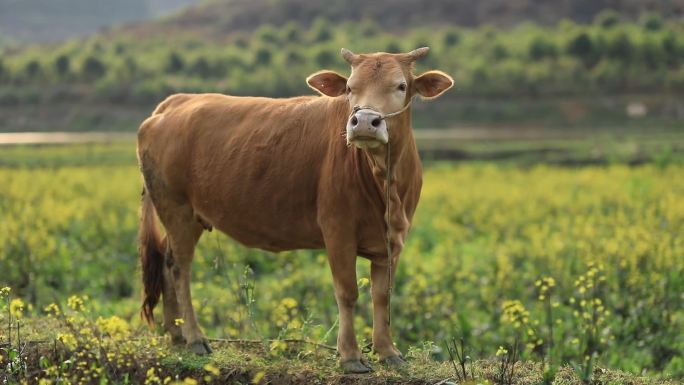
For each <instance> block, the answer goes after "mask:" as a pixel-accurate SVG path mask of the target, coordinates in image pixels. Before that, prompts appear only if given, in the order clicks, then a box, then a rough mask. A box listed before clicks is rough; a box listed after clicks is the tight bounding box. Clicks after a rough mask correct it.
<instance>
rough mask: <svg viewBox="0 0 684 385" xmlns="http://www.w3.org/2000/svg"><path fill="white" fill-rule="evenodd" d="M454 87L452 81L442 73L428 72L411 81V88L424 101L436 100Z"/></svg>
mask: <svg viewBox="0 0 684 385" xmlns="http://www.w3.org/2000/svg"><path fill="white" fill-rule="evenodd" d="M453 85H454V79H452V78H451V76H449V75H447V74H445V73H444V72H442V71H428V72H425V73H423V74H422V75H420V76H418V77H417V78H415V79H413V87H414V88H415V90H416V92H417V93H418V94H420V96H422V97H424V98H426V99H432V98H436V97H438V96H439V95H441V94H443V93H444V91H446V90H448V89H449V88H451V87H452V86H453Z"/></svg>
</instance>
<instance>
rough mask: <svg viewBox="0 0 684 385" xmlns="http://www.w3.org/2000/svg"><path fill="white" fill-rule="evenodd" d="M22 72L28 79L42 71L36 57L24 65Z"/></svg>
mask: <svg viewBox="0 0 684 385" xmlns="http://www.w3.org/2000/svg"><path fill="white" fill-rule="evenodd" d="M24 72H25V73H26V76H27V77H28V78H29V79H34V78H35V77H37V76H38V75H39V74H40V73H41V72H42V69H41V66H40V62H38V60H36V59H33V60H31V61H29V62H28V63H26V66H25V67H24Z"/></svg>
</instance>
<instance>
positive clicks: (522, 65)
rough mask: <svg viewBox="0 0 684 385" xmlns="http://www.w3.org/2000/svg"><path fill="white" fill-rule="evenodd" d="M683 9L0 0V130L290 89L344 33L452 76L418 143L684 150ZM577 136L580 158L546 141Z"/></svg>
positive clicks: (448, 147) (623, 151) (649, 5)
mask: <svg viewBox="0 0 684 385" xmlns="http://www.w3.org/2000/svg"><path fill="white" fill-rule="evenodd" d="M683 13H684V1H682V0H673V1H658V0H650V1H635V0H610V1H608V0H598V1H593V0H580V1H569V0H557V1H549V0H544V1H540V0H536V1H535V0H515V1H504V0H484V1H477V2H471V1H451V0H449V1H441V0H437V1H430V2H427V3H424V2H422V1H419V0H399V1H377V2H372V3H367V2H363V1H357V0H353V1H346V2H337V1H316V2H310V1H305V0H253V1H243V0H231V1H191V0H175V1H156V0H149V1H138V0H126V1H119V2H111V1H105V0H95V1H83V0H59V1H55V0H49V1H48V0H23V1H17V0H0V52H1V53H2V55H1V57H0V85H1V87H0V131H5V132H21V131H40V132H50V131H74V132H83V131H108V132H134V131H135V130H136V129H137V126H138V124H139V122H140V121H141V120H142V119H143V118H144V117H145V116H146V115H147V114H149V111H150V110H151V109H152V108H153V107H154V106H155V104H156V103H157V102H159V101H160V100H162V99H163V98H164V97H165V96H167V95H169V94H171V93H174V92H221V93H229V94H234V95H263V96H274V97H283V96H292V95H299V94H303V93H310V92H311V91H310V90H309V89H308V88H307V87H306V84H305V82H304V79H305V78H306V76H307V75H308V74H310V73H312V72H314V71H316V70H318V69H322V68H331V69H335V70H338V71H341V72H344V73H347V72H348V68H347V65H346V63H345V62H344V61H343V60H341V59H340V57H339V49H340V47H347V48H350V49H351V50H353V51H355V52H371V51H386V52H403V51H408V50H411V49H414V48H416V47H420V46H430V47H431V49H432V50H431V52H430V56H429V57H428V58H427V59H426V60H423V61H421V62H420V63H419V65H418V70H419V71H420V70H425V69H432V68H438V69H441V70H444V71H446V72H447V73H449V74H451V75H452V76H453V77H454V79H455V81H456V86H455V89H454V90H453V91H451V92H449V93H448V94H447V95H445V96H444V97H442V98H440V99H439V100H436V101H434V102H431V103H417V105H416V110H417V111H418V113H416V114H414V115H415V127H416V128H417V129H419V130H423V129H424V131H417V137H418V139H419V141H420V142H421V144H422V145H421V148H422V150H423V152H424V155H425V156H429V157H438V158H444V157H447V158H500V157H517V156H528V155H529V154H530V153H532V154H534V156H535V157H542V158H544V159H548V160H550V161H557V162H563V161H566V162H575V163H576V162H605V161H606V160H607V159H609V158H611V157H615V156H617V157H623V158H626V159H628V160H629V161H632V162H641V161H644V160H645V158H648V157H649V156H650V155H651V154H653V151H660V150H663V151H673V152H679V151H681V150H682V142H681V139H680V138H678V137H677V138H675V137H673V136H672V135H671V134H672V133H673V132H678V130H679V129H681V128H682V123H681V122H682V119H683V118H684V99H682V98H681V97H680V96H681V94H682V92H683V91H684V69H683V68H682V63H683V62H684V36H683V35H682V30H683V28H682V24H681V21H682V15H683ZM454 129H456V130H454ZM605 135H608V136H610V137H611V138H610V140H609V141H606V140H605V139H606V138H605V137H604V138H599V136H605ZM624 135H628V136H629V137H628V138H625V137H624ZM589 138H591V139H592V143H590V144H591V145H590V146H589V143H584V144H586V146H584V150H586V151H585V152H584V154H581V156H580V154H578V153H577V149H576V148H575V149H574V151H573V149H569V148H567V147H568V145H567V143H566V144H565V145H563V144H562V143H558V141H557V139H566V140H569V139H571V142H572V143H573V144H578V143H579V142H582V141H584V142H586V140H587V139H589ZM522 139H525V140H527V141H528V142H529V140H530V139H537V141H535V142H534V143H529V146H528V147H529V148H526V149H525V150H526V151H524V152H525V154H523V153H522V152H521V148H520V143H518V144H516V145H515V146H512V145H511V144H510V143H509V144H504V143H499V144H500V145H499V146H498V147H497V148H493V149H491V151H489V150H485V149H483V148H480V147H478V146H473V145H471V143H472V142H473V141H487V142H488V141H490V140H496V141H498V142H501V141H502V140H505V141H506V142H510V140H518V141H520V140H522ZM6 140H9V139H6ZM540 140H541V142H540ZM614 140H615V141H617V142H614ZM525 146H526V145H525ZM525 146H523V147H525ZM654 147H655V150H654Z"/></svg>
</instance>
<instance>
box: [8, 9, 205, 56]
mask: <svg viewBox="0 0 684 385" xmlns="http://www.w3.org/2000/svg"><path fill="white" fill-rule="evenodd" d="M195 1H196V0H117V1H110V0H21V1H16V0H0V47H1V46H2V44H3V40H14V41H18V42H56V41H60V40H63V39H66V38H71V37H75V36H85V35H89V34H92V33H94V32H97V31H98V30H100V29H102V28H106V27H109V26H111V25H113V24H117V23H123V22H132V21H140V20H145V19H151V18H155V17H159V16H161V15H165V14H168V13H169V12H173V11H175V10H178V9H180V8H182V7H184V6H187V5H189V4H192V3H194V2H195Z"/></svg>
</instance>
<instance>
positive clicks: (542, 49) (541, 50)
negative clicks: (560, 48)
mask: <svg viewBox="0 0 684 385" xmlns="http://www.w3.org/2000/svg"><path fill="white" fill-rule="evenodd" d="M557 53H558V52H557V50H556V46H555V45H554V44H553V42H551V41H548V40H547V39H545V38H543V37H541V36H536V37H535V38H534V39H532V41H531V42H530V45H529V47H528V54H529V56H530V58H531V59H532V60H535V61H540V60H543V59H545V58H554V57H556V54H557Z"/></svg>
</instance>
